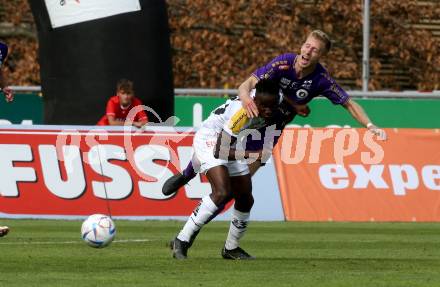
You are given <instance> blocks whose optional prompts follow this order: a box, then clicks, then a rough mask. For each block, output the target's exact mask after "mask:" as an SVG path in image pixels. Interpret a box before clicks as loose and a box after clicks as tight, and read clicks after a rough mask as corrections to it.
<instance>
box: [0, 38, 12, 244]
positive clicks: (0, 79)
mask: <svg viewBox="0 0 440 287" xmlns="http://www.w3.org/2000/svg"><path fill="white" fill-rule="evenodd" d="M7 56H8V46H7V45H6V44H4V43H2V42H0V92H3V93H4V95H5V99H6V102H12V101H13V100H14V94H13V93H12V91H11V89H9V88H7V87H5V86H6V80H5V77H4V75H3V72H2V65H3V63H4V62H5V61H6V57H7ZM0 236H1V232H0Z"/></svg>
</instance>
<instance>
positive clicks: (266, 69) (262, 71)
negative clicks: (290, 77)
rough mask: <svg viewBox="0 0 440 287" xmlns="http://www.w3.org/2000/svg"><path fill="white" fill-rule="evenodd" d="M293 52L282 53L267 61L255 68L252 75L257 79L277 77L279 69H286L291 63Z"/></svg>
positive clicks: (293, 57)
mask: <svg viewBox="0 0 440 287" xmlns="http://www.w3.org/2000/svg"><path fill="white" fill-rule="evenodd" d="M294 59H295V54H283V55H279V56H277V57H275V58H273V59H272V61H270V62H269V63H267V64H266V65H264V66H261V67H259V68H258V69H256V70H255V71H254V72H253V73H252V75H253V76H254V77H256V78H257V79H258V80H262V79H269V80H274V79H277V78H278V77H279V72H280V71H281V70H286V69H288V68H289V65H290V64H292V63H293V60H294Z"/></svg>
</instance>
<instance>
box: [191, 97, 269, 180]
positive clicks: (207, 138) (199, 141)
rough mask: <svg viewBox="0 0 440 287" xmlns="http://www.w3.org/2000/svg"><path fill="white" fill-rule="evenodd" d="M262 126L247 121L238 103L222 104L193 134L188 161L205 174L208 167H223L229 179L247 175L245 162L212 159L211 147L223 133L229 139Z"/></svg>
mask: <svg viewBox="0 0 440 287" xmlns="http://www.w3.org/2000/svg"><path fill="white" fill-rule="evenodd" d="M253 94H254V93H253ZM265 125H266V122H265V121H264V119H262V118H258V117H257V118H252V119H250V118H248V117H247V115H246V111H245V109H243V107H242V105H241V102H240V100H239V99H234V100H227V101H226V103H224V104H223V105H221V106H219V107H218V108H216V109H215V110H214V111H212V112H211V114H210V115H209V117H208V118H207V119H206V120H205V121H203V123H202V125H201V126H200V128H199V130H198V131H197V132H196V135H195V137H194V143H193V147H194V156H193V159H192V162H193V166H194V169H195V171H196V172H203V173H205V172H207V171H208V170H209V169H210V168H212V167H215V166H218V165H224V166H226V167H227V168H228V171H229V174H230V176H239V175H244V174H248V173H249V169H248V166H247V164H246V162H241V161H237V160H232V161H231V160H224V159H218V158H214V147H215V145H216V143H217V138H218V135H219V134H220V133H221V132H222V131H225V132H226V133H228V134H229V135H231V136H233V137H237V136H238V135H239V134H240V132H241V131H243V130H246V129H258V128H261V127H264V126H265Z"/></svg>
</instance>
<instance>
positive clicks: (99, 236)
mask: <svg viewBox="0 0 440 287" xmlns="http://www.w3.org/2000/svg"><path fill="white" fill-rule="evenodd" d="M115 235H116V226H115V223H114V222H113V220H112V219H111V218H110V217H108V216H107V215H104V214H93V215H90V216H89V217H88V218H87V219H86V220H85V221H84V222H83V224H82V226H81V237H82V239H83V240H84V241H85V242H86V243H87V244H88V245H89V246H91V247H95V248H102V247H106V246H107V245H109V244H110V243H111V242H112V241H113V239H114V238H115Z"/></svg>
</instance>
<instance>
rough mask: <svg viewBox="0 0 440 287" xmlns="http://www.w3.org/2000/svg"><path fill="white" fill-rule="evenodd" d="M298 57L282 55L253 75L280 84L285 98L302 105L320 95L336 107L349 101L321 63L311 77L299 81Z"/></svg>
mask: <svg viewBox="0 0 440 287" xmlns="http://www.w3.org/2000/svg"><path fill="white" fill-rule="evenodd" d="M296 57H297V54H294V53H288V54H283V55H280V56H278V57H276V58H274V59H273V60H272V61H270V62H269V63H268V64H267V65H265V66H262V67H260V68H258V69H257V70H256V71H255V72H254V73H252V75H253V76H254V77H256V78H257V79H258V80H260V79H270V80H273V81H276V82H278V83H279V85H280V88H281V90H282V91H283V94H284V96H285V97H288V98H289V99H291V100H293V101H294V102H295V103H298V104H300V105H304V104H307V103H308V102H310V101H311V100H312V99H313V98H314V97H316V96H319V95H322V96H324V97H326V98H327V99H329V100H330V101H331V102H332V103H333V104H335V105H341V104H344V103H346V102H347V101H348V99H349V96H348V94H347V93H346V92H345V91H344V90H343V89H342V88H341V87H340V86H339V85H338V84H337V83H336V82H335V80H333V79H332V78H331V77H330V76H329V74H328V72H327V70H326V69H325V68H324V67H323V66H322V65H321V64H319V63H318V64H317V65H316V68H315V70H314V71H313V72H312V73H311V74H310V75H308V76H306V77H304V78H302V79H298V78H297V76H296V72H295V58H296Z"/></svg>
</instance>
